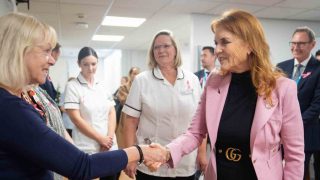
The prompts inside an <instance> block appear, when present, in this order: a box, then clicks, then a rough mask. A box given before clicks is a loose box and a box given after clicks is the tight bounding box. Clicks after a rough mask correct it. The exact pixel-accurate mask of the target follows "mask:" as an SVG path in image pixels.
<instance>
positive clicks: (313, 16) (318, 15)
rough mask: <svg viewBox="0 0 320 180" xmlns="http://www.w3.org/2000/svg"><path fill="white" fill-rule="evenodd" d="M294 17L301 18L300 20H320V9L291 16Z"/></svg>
mask: <svg viewBox="0 0 320 180" xmlns="http://www.w3.org/2000/svg"><path fill="white" fill-rule="evenodd" d="M290 18H293V19H300V20H313V21H319V20H320V10H308V11H305V12H302V13H299V14H296V15H292V16H290Z"/></svg>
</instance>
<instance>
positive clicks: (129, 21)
mask: <svg viewBox="0 0 320 180" xmlns="http://www.w3.org/2000/svg"><path fill="white" fill-rule="evenodd" d="M145 20H146V19H145V18H130V17H118V16H105V17H104V20H103V22H102V25H104V26H124V27H138V26H140V25H141V24H142V23H143V22H144V21H145Z"/></svg>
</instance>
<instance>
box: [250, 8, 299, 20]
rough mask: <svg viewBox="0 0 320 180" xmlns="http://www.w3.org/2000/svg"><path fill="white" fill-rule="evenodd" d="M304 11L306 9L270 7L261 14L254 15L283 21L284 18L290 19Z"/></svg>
mask: <svg viewBox="0 0 320 180" xmlns="http://www.w3.org/2000/svg"><path fill="white" fill-rule="evenodd" d="M304 11H305V9H294V8H280V7H270V8H265V9H263V10H261V11H259V12H255V13H254V14H255V15H256V16H258V17H263V18H276V19H283V18H289V17H291V16H293V15H295V14H298V13H301V12H304Z"/></svg>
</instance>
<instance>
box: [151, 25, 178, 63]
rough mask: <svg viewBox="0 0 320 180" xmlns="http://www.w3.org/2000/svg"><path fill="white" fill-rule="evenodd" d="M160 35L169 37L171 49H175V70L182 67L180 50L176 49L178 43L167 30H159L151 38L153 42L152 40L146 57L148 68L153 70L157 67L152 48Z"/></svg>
mask: <svg viewBox="0 0 320 180" xmlns="http://www.w3.org/2000/svg"><path fill="white" fill-rule="evenodd" d="M160 35H165V36H169V37H170V39H171V43H172V45H173V47H174V48H175V49H176V57H175V59H174V67H176V68H177V67H180V66H181V65H182V60H181V53H180V48H179V47H178V43H177V41H176V40H175V38H174V36H173V34H172V32H170V31H167V30H161V31H159V32H158V33H157V34H156V35H155V36H154V37H153V40H152V43H151V46H150V48H149V52H148V55H149V57H148V59H147V64H148V67H149V68H150V69H153V68H155V67H156V66H157V61H156V59H155V57H154V54H153V48H154V43H155V40H156V39H157V37H158V36H160Z"/></svg>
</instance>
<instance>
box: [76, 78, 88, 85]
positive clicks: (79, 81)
mask: <svg viewBox="0 0 320 180" xmlns="http://www.w3.org/2000/svg"><path fill="white" fill-rule="evenodd" d="M77 80H78V82H79V83H80V84H87V83H83V82H81V81H80V79H79V77H77Z"/></svg>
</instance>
